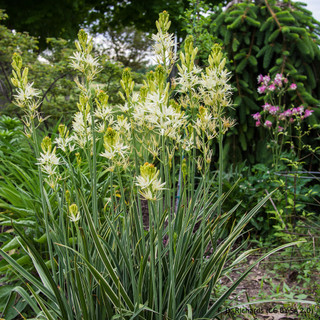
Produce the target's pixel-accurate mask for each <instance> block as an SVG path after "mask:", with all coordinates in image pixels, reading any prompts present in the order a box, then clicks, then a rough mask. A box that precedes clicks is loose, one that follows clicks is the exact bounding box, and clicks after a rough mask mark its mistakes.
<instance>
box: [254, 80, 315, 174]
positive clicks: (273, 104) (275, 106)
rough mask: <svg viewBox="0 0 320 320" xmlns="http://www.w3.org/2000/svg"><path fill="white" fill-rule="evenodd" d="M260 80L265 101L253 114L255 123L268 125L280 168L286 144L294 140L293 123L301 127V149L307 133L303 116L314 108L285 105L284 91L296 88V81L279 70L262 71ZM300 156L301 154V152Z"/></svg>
mask: <svg viewBox="0 0 320 320" xmlns="http://www.w3.org/2000/svg"><path fill="white" fill-rule="evenodd" d="M258 84H259V87H258V92H259V93H260V94H261V95H262V96H263V100H264V105H262V111H261V112H257V113H254V114H252V115H251V116H252V117H253V119H254V120H255V125H256V127H262V126H263V127H265V128H266V129H267V131H268V133H269V135H270V137H271V143H270V146H271V150H272V154H273V164H274V168H275V170H276V171H277V170H278V168H279V161H280V158H281V156H282V150H283V145H284V144H285V143H286V142H290V140H291V137H290V134H291V127H292V126H294V127H295V128H296V130H297V131H298V140H299V141H298V145H299V146H298V149H299V150H301V139H302V136H303V135H305V134H307V133H308V131H305V132H302V126H301V125H302V122H303V120H304V119H306V118H308V117H310V116H311V115H312V113H313V110H311V109H310V108H306V107H305V106H303V105H301V106H299V107H294V106H293V105H291V106H289V107H288V106H287V105H286V103H285V99H284V98H285V95H286V94H288V93H290V92H291V91H295V90H296V89H297V85H296V84H295V83H290V82H289V80H288V78H287V77H285V76H283V75H282V74H276V75H275V77H274V78H273V79H271V78H270V76H268V75H265V76H263V75H259V77H258ZM292 143H293V142H291V144H292ZM299 153H300V151H299ZM298 158H300V156H299V154H298Z"/></svg>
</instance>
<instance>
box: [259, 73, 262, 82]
mask: <svg viewBox="0 0 320 320" xmlns="http://www.w3.org/2000/svg"><path fill="white" fill-rule="evenodd" d="M262 81H263V75H262V74H259V75H258V83H261V82H262Z"/></svg>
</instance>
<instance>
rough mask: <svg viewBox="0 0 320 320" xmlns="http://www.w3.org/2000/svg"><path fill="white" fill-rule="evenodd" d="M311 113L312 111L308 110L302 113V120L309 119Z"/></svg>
mask: <svg viewBox="0 0 320 320" xmlns="http://www.w3.org/2000/svg"><path fill="white" fill-rule="evenodd" d="M313 112H314V110H309V109H307V110H306V111H305V112H304V118H308V117H310V116H311V115H312V113H313Z"/></svg>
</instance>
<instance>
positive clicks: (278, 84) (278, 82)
mask: <svg viewBox="0 0 320 320" xmlns="http://www.w3.org/2000/svg"><path fill="white" fill-rule="evenodd" d="M273 83H274V84H275V85H276V86H278V87H279V88H281V87H282V81H281V79H280V80H279V79H274V81H273Z"/></svg>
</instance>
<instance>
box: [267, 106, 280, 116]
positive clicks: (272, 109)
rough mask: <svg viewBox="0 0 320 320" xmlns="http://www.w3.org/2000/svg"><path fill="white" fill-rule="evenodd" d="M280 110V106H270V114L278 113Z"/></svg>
mask: <svg viewBox="0 0 320 320" xmlns="http://www.w3.org/2000/svg"><path fill="white" fill-rule="evenodd" d="M278 111H279V107H274V106H271V107H270V108H269V113H270V114H276V113H277V112H278Z"/></svg>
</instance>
